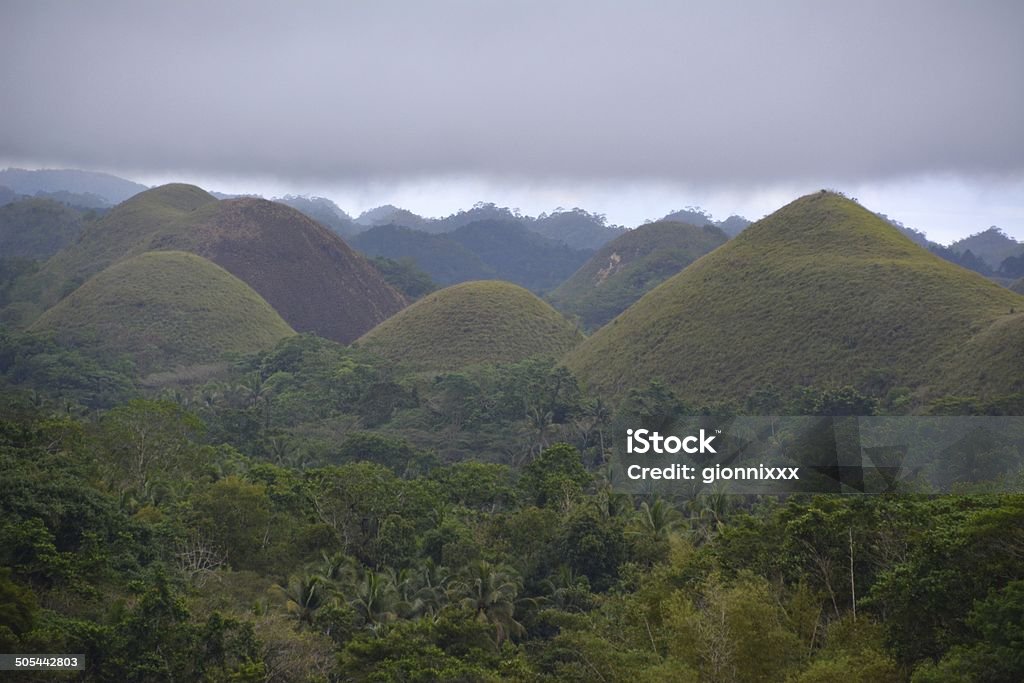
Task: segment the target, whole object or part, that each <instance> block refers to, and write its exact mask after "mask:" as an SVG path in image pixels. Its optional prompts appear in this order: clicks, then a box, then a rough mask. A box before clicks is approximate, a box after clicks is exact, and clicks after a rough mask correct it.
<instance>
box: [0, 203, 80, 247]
mask: <svg viewBox="0 0 1024 683" xmlns="http://www.w3.org/2000/svg"><path fill="white" fill-rule="evenodd" d="M84 223H85V221H84V213H83V212H82V211H78V210H77V209H73V208H71V207H69V206H65V205H64V204H62V203H60V202H56V201H54V200H52V199H40V198H30V197H26V198H23V199H19V200H17V201H13V202H11V203H9V204H5V205H4V206H0V258H5V259H6V258H27V259H47V258H50V257H51V256H53V255H54V254H56V253H57V252H58V251H60V250H61V249H63V248H64V247H66V246H67V245H68V244H71V243H72V242H74V241H75V239H76V238H77V237H78V235H79V234H80V233H81V232H82V228H83V226H84Z"/></svg>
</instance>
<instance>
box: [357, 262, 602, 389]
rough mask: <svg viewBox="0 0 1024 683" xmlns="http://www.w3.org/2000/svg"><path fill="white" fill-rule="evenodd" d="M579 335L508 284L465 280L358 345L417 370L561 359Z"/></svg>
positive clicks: (387, 322)
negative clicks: (539, 357) (533, 357)
mask: <svg viewBox="0 0 1024 683" xmlns="http://www.w3.org/2000/svg"><path fill="white" fill-rule="evenodd" d="M582 338H583V336H582V335H581V334H580V333H579V332H578V331H577V330H576V329H575V328H574V327H573V326H572V325H571V324H570V323H569V322H568V321H567V320H566V319H565V318H564V317H563V316H562V315H561V314H560V313H558V311H556V310H555V309H553V308H551V306H549V305H548V304H546V303H544V302H543V301H541V300H540V299H539V298H537V297H536V296H534V295H533V294H531V293H530V292H528V291H527V290H525V289H523V288H522V287H518V286H516V285H513V284H511V283H508V282H500V281H485V282H465V283H462V284H459V285H455V286H453V287H448V288H447V289H442V290H440V291H437V292H434V293H433V294H430V295H428V296H426V297H424V298H423V299H421V300H420V301H417V302H416V303H414V304H412V305H411V306H409V307H408V308H406V309H405V310H403V311H401V312H400V313H398V314H397V315H395V316H394V317H392V318H389V319H388V320H385V321H384V322H383V323H381V324H380V325H378V326H377V327H375V328H374V329H373V330H371V331H370V332H369V333H367V334H366V335H365V336H364V337H363V338H362V339H360V340H359V345H360V346H361V347H364V348H366V349H368V350H369V351H371V352H373V353H375V354H378V355H380V356H382V357H384V358H387V359H389V360H391V361H393V362H395V363H402V364H407V365H408V366H410V367H412V368H415V369H419V370H437V371H441V370H454V369H457V368H461V367H464V366H466V365H472V364H475V363H486V362H512V361H517V360H522V359H524V358H529V357H531V356H551V357H560V356H561V355H562V354H564V353H565V352H566V351H568V350H569V349H570V348H572V347H573V346H574V345H576V344H577V343H578V342H580V341H581V340H582Z"/></svg>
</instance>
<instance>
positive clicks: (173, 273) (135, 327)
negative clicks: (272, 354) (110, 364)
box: [30, 251, 294, 373]
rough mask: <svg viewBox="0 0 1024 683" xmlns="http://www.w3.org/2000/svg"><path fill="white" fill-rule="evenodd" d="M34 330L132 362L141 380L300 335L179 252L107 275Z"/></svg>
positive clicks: (214, 270)
mask: <svg viewBox="0 0 1024 683" xmlns="http://www.w3.org/2000/svg"><path fill="white" fill-rule="evenodd" d="M30 329H31V330H33V331H39V332H53V333H54V334H55V335H56V336H57V338H58V339H59V340H60V341H62V342H63V343H65V344H69V345H72V346H76V347H81V348H84V349H86V350H87V351H89V352H90V353H93V354H96V355H98V356H100V357H103V358H106V359H113V358H116V357H118V356H122V355H127V356H129V357H131V358H132V359H133V360H134V361H135V363H136V366H137V367H138V369H139V370H140V372H142V373H148V372H152V371H155V370H161V369H169V368H173V367H175V366H180V365H194V364H199V363H205V362H210V361H214V360H217V359H218V358H220V357H221V356H222V355H223V354H225V353H250V352H255V351H260V350H263V349H267V348H269V347H271V346H273V345H274V344H275V343H276V342H277V341H279V340H281V339H282V338H284V337H287V336H289V335H292V334H294V331H293V330H292V329H291V328H290V327H289V326H288V324H287V323H285V321H284V320H282V319H281V316H279V315H278V314H277V313H276V312H275V311H274V309H273V308H271V307H270V305H269V304H267V302H266V301H264V300H263V299H262V298H260V296H259V295H258V294H257V293H256V292H254V291H253V290H252V289H251V288H250V287H249V286H248V285H246V284H245V283H244V282H242V281H241V280H239V279H238V278H236V277H235V276H233V275H231V274H230V273H228V272H227V271H226V270H224V269H223V268H221V267H220V266H217V265H215V264H213V263H211V262H210V261H207V260H206V259H204V258H201V257H199V256H196V255H194V254H187V253H184V252H180V251H157V252H149V253H146V254H142V255H140V256H135V257H133V258H130V259H127V260H124V261H121V262H119V263H117V264H115V265H113V266H111V267H110V268H107V269H106V270H104V271H103V272H101V273H99V274H98V275H96V276H95V277H93V278H90V279H89V280H88V281H87V282H86V283H85V284H84V285H82V286H81V287H79V288H78V289H77V290H75V291H74V292H72V293H71V294H70V295H69V296H67V297H66V298H64V299H63V300H62V301H61V302H60V303H58V304H57V305H56V306H54V307H53V308H51V309H50V310H48V311H47V312H46V313H44V314H43V315H42V316H41V317H40V318H39V319H38V320H37V321H36V322H35V323H33V325H32V326H31V328H30Z"/></svg>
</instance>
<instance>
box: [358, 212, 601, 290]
mask: <svg viewBox="0 0 1024 683" xmlns="http://www.w3.org/2000/svg"><path fill="white" fill-rule="evenodd" d="M350 242H351V244H352V246H354V247H355V248H356V249H358V250H360V251H362V252H363V253H364V254H367V255H369V256H383V257H385V258H389V259H394V260H401V259H411V260H412V261H413V262H414V263H415V265H416V267H418V268H420V269H421V270H423V271H424V272H426V273H427V274H428V275H430V277H431V278H432V279H433V280H434V281H436V282H438V283H440V284H442V285H449V284H455V283H458V282H468V281H471V280H485V279H500V280H508V281H509V282H514V283H516V284H518V285H522V286H523V287H526V288H527V289H529V290H531V291H534V292H538V293H541V292H545V291H548V290H550V289H552V288H553V287H556V286H557V285H559V284H560V283H561V282H562V281H563V280H565V279H566V278H567V277H569V276H570V275H572V273H573V272H575V271H576V269H577V268H579V267H580V265H582V264H583V262H584V261H586V260H587V258H588V257H589V256H590V254H591V252H589V251H583V250H577V249H572V248H570V247H568V246H566V245H565V244H563V243H561V242H556V241H554V240H551V239H548V238H546V237H543V236H541V235H538V234H537V233H535V232H532V231H530V230H527V229H526V228H525V227H523V225H522V224H521V223H518V222H515V221H500V220H494V221H489V220H488V221H476V222H473V223H468V224H466V225H463V226H462V227H460V228H458V229H457V230H454V231H452V232H448V233H443V234H430V233H426V232H423V231H422V230H414V229H411V228H407V227H403V226H398V225H381V226H377V227H375V228H372V229H370V230H367V231H366V232H364V233H360V234H358V235H356V236H355V237H352V238H351V240H350Z"/></svg>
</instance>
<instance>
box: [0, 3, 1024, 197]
mask: <svg viewBox="0 0 1024 683" xmlns="http://www.w3.org/2000/svg"><path fill="white" fill-rule="evenodd" d="M0 15H2V16H0V62H2V63H3V64H4V65H5V68H4V69H3V70H2V71H0V98H2V102H3V106H2V107H0V110H2V112H3V113H2V125H0V157H2V158H6V159H18V160H32V161H35V162H38V163H44V164H45V163H52V164H63V165H75V166H80V167H94V168H96V167H99V168H111V169H123V170H126V171H134V172H139V173H146V172H152V173H173V172H175V171H188V172H191V173H201V174H209V175H216V174H236V175H248V174H257V175H261V176H275V177H279V178H288V179H290V180H291V181H295V182H306V181H308V182H318V183H319V182H348V181H356V180H367V179H385V180H401V179H407V178H422V177H430V176H440V175H445V174H477V175H480V176H486V177H490V178H502V177H506V178H527V179H531V180H542V179H544V178H574V179H580V180H586V181H615V180H623V179H627V180H636V179H662V180H666V181H671V182H681V183H692V184H700V185H736V184H751V185H753V184H766V183H780V182H789V181H802V180H813V179H817V178H829V179H836V180H838V181H849V182H851V183H860V182H874V181H880V180H884V179H886V178H893V177H901V176H908V175H923V174H932V173H944V174H945V173H952V174H956V175H959V176H965V177H976V178H985V177H993V176H1004V177H1005V176H1019V175H1020V174H1021V173H1024V135H1021V133H1020V121H1022V120H1024V88H1021V83H1022V82H1024V81H1022V78H1024V73H1022V72H1024V69H1022V65H1024V29H1022V27H1024V3H1020V2H1015V1H1013V0H1008V1H1005V2H943V1H941V0H936V1H928V2H922V1H913V2H900V3H890V2H859V3H838V2H836V3H820V2H781V3H757V2H749V1H734V2H714V3H711V2H708V3H705V4H703V5H701V6H695V5H694V3H678V2H634V3H621V2H615V3H612V2H595V1H593V0H589V1H567V2H498V1H488V0H485V1H483V2H480V1H470V0H466V1H464V2H451V1H449V2H429V3H424V2H412V1H409V2H386V1H385V2H372V3H371V2H366V3H362V2H359V3H356V2H352V3H344V4H342V3H263V4H259V3H252V2H238V3H219V4H218V5H217V6H216V7H212V6H210V3H192V4H185V5H182V4H179V3H162V4H159V5H156V4H153V3H137V2H125V3H77V2H67V3H51V2H8V3H5V5H4V8H3V9H2V10H0Z"/></svg>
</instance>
